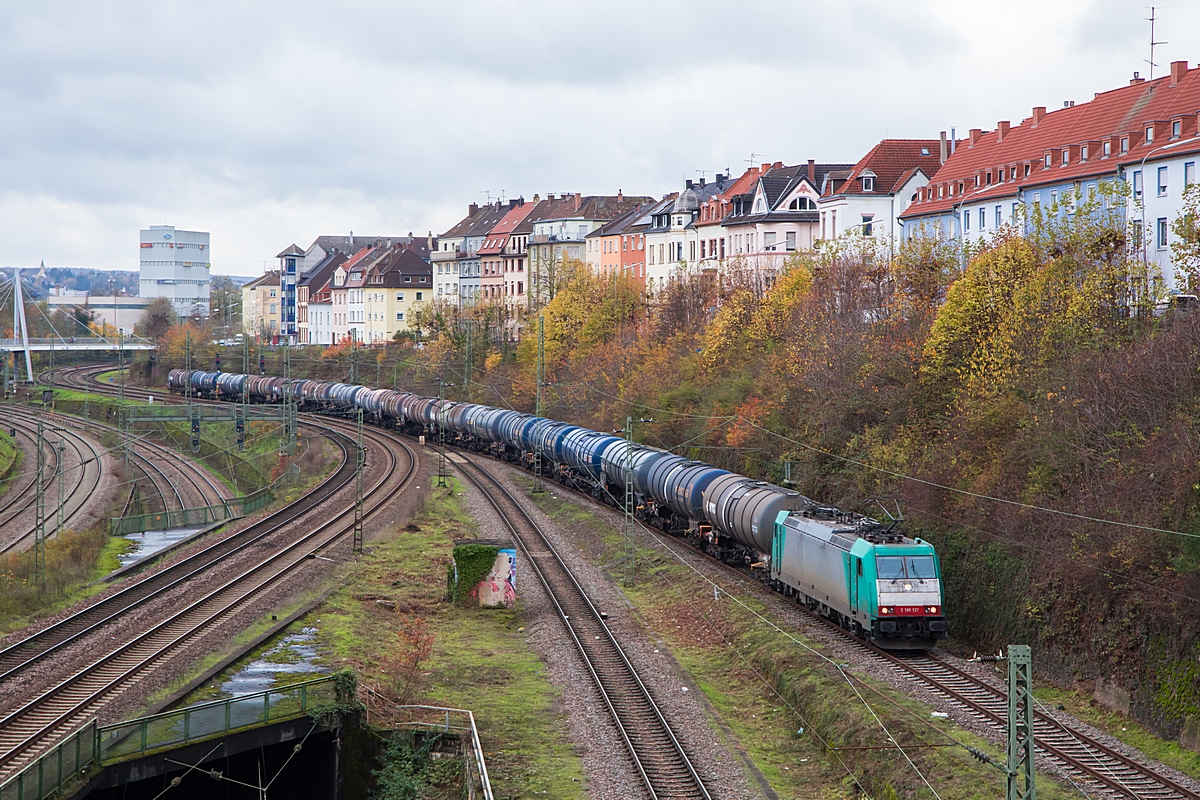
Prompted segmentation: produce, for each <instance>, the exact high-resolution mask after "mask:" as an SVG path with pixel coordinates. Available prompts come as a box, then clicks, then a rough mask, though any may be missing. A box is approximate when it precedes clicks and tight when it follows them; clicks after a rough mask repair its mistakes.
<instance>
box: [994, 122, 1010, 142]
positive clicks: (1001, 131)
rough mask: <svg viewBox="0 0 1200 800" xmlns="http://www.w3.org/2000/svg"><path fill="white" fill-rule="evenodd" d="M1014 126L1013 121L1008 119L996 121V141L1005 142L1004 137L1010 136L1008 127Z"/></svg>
mask: <svg viewBox="0 0 1200 800" xmlns="http://www.w3.org/2000/svg"><path fill="white" fill-rule="evenodd" d="M1011 127H1012V123H1011V122H1009V121H1008V120H1006V119H1004V120H1000V121H999V122H997V123H996V141H997V142H1003V141H1004V137H1005V136H1008V129H1009V128H1011Z"/></svg>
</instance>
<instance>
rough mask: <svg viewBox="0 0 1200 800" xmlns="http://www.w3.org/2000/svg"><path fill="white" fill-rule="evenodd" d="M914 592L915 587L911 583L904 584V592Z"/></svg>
mask: <svg viewBox="0 0 1200 800" xmlns="http://www.w3.org/2000/svg"><path fill="white" fill-rule="evenodd" d="M912 590H913V585H912V584H911V583H906V584H904V591H906V592H911V591H912Z"/></svg>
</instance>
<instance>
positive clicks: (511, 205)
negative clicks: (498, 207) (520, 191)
mask: <svg viewBox="0 0 1200 800" xmlns="http://www.w3.org/2000/svg"><path fill="white" fill-rule="evenodd" d="M517 205H518V202H517V198H515V197H514V198H513V199H511V200H509V201H508V207H509V208H516V207H517Z"/></svg>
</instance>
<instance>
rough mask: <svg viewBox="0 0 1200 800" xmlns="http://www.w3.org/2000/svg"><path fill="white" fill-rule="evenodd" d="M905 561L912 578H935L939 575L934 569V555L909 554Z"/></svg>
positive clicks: (909, 575)
mask: <svg viewBox="0 0 1200 800" xmlns="http://www.w3.org/2000/svg"><path fill="white" fill-rule="evenodd" d="M904 561H905V566H906V568H907V569H908V577H910V578H916V579H917V580H933V579H934V578H936V577H937V574H936V573H935V572H934V571H933V556H908V557H907V558H905V559H904Z"/></svg>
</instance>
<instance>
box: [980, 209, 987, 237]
mask: <svg viewBox="0 0 1200 800" xmlns="http://www.w3.org/2000/svg"><path fill="white" fill-rule="evenodd" d="M986 229H987V209H986V208H981V209H979V230H981V231H982V230H986Z"/></svg>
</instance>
